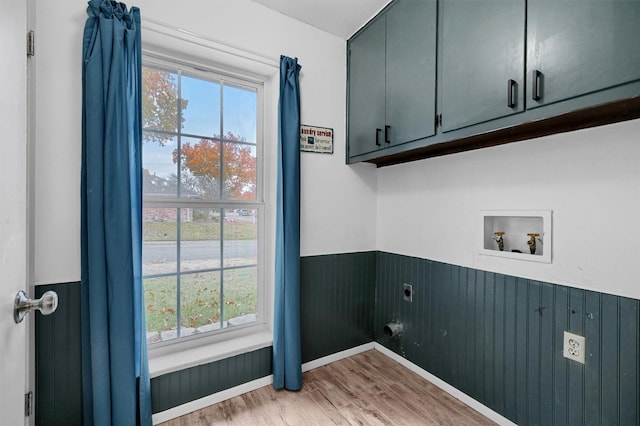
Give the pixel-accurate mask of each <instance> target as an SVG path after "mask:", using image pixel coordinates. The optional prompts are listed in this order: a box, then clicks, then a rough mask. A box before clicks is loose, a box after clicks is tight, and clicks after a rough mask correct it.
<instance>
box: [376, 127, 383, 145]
mask: <svg viewBox="0 0 640 426" xmlns="http://www.w3.org/2000/svg"><path fill="white" fill-rule="evenodd" d="M380 132H382V129H376V145H377V146H380Z"/></svg>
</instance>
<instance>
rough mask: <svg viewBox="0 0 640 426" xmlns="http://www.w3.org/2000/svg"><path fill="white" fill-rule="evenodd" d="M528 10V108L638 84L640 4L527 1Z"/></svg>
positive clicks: (628, 0)
mask: <svg viewBox="0 0 640 426" xmlns="http://www.w3.org/2000/svg"><path fill="white" fill-rule="evenodd" d="M527 8H528V10H527V81H528V88H531V89H528V91H529V93H528V95H527V108H534V107H536V106H540V105H546V104H550V103H553V102H558V101H562V100H565V99H570V98H573V97H576V96H580V95H584V94H587V93H591V92H596V91H598V90H602V89H606V88H610V87H614V86H617V85H620V84H624V83H628V82H631V81H634V80H640V0H581V1H568V0H529V2H528V6H527ZM536 71H537V72H538V73H537V78H536V77H535V76H534V73H536ZM535 80H537V81H535ZM536 85H537V89H538V95H537V96H535V93H534V91H533V89H535V88H536ZM534 97H537V98H539V99H538V100H535V99H534Z"/></svg>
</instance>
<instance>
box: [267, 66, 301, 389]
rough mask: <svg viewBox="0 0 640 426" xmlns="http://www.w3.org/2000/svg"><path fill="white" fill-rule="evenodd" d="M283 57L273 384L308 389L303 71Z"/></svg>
mask: <svg viewBox="0 0 640 426" xmlns="http://www.w3.org/2000/svg"><path fill="white" fill-rule="evenodd" d="M301 68H302V67H301V66H300V65H298V59H297V58H296V59H292V58H288V57H286V56H281V57H280V100H279V103H278V188H277V196H276V197H277V198H276V203H277V206H276V210H277V212H276V265H275V266H276V268H275V269H276V270H275V306H274V309H275V311H274V330H273V386H274V387H275V388H276V389H282V388H283V387H284V388H286V389H289V390H299V389H301V388H302V356H301V349H300V69H301Z"/></svg>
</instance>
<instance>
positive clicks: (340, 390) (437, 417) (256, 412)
mask: <svg viewBox="0 0 640 426" xmlns="http://www.w3.org/2000/svg"><path fill="white" fill-rule="evenodd" d="M223 423H224V424H232V425H251V426H253V425H331V424H336V425H493V424H495V423H493V422H492V421H491V420H489V419H487V418H486V417H484V416H482V415H481V414H479V413H477V412H476V411H474V410H473V409H471V408H469V407H468V406H467V405H465V404H463V403H462V402H460V401H459V400H457V399H455V398H453V397H452V396H451V395H449V394H447V393H446V392H443V391H442V390H440V389H439V388H438V387H436V386H435V385H433V384H431V383H430V382H428V381H427V380H425V379H423V378H422V377H420V376H418V375H417V374H415V373H413V372H412V371H410V370H408V369H407V368H405V367H403V366H402V365H400V364H398V363H397V362H395V361H393V360H392V359H390V358H389V357H387V356H385V355H383V354H382V353H380V352H378V351H374V350H371V351H368V352H364V353H361V354H358V355H354V356H352V357H350V358H346V359H343V360H340V361H336V362H334V363H332V364H329V365H325V366H323V367H320V368H316V369H314V370H311V371H308V372H306V373H304V376H303V389H302V390H301V391H299V392H289V391H275V390H274V389H273V387H272V386H265V387H263V388H260V389H257V390H255V391H252V392H249V393H246V394H244V395H240V396H237V397H235V398H232V399H229V400H227V401H223V402H221V403H219V404H215V405H212V406H210V407H206V408H204V409H202V410H199V411H196V412H193V413H190V414H187V415H185V416H182V417H179V418H177V419H173V420H171V421H169V422H165V423H162V426H187V425H188V426H202V425H213V424H223Z"/></svg>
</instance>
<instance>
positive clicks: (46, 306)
mask: <svg viewBox="0 0 640 426" xmlns="http://www.w3.org/2000/svg"><path fill="white" fill-rule="evenodd" d="M57 308H58V294H57V293H56V292H55V291H47V292H45V293H44V294H43V295H42V297H41V298H40V299H29V298H28V297H27V294H26V293H25V292H24V291H23V290H20V291H19V292H18V293H17V294H16V301H15V303H14V305H13V319H14V320H15V322H16V324H18V323H21V322H22V320H23V319H24V317H25V315H27V314H28V313H29V312H31V311H33V310H34V309H37V310H38V311H40V313H41V314H42V315H49V314H52V313H54V312H55V311H56V309H57Z"/></svg>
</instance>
